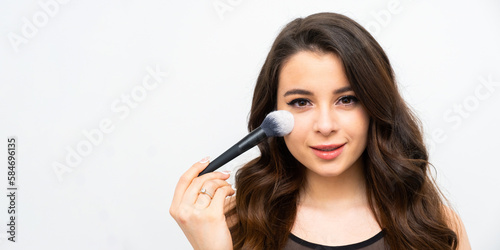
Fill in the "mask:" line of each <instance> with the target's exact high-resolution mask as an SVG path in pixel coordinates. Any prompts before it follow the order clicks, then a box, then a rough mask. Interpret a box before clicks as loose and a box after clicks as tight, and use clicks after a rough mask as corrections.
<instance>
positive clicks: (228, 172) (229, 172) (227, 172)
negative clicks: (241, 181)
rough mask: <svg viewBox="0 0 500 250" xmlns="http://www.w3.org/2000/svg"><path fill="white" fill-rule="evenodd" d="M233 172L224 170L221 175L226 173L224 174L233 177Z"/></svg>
mask: <svg viewBox="0 0 500 250" xmlns="http://www.w3.org/2000/svg"><path fill="white" fill-rule="evenodd" d="M232 172H233V171H231V170H224V171H222V172H221V173H224V174H227V175H231V173H232Z"/></svg>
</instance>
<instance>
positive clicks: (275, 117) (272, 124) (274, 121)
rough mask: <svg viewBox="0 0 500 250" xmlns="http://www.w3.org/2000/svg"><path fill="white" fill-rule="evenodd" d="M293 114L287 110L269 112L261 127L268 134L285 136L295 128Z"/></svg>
mask: <svg viewBox="0 0 500 250" xmlns="http://www.w3.org/2000/svg"><path fill="white" fill-rule="evenodd" d="M293 124H294V120H293V115H292V113H290V112H288V111H286V110H277V111H273V112H271V113H269V114H268V115H267V116H266V118H264V121H263V122H262V124H261V125H260V127H261V128H262V129H263V130H264V132H265V133H266V135H267V136H269V137H274V136H279V137H281V136H285V135H288V134H290V132H292V129H293Z"/></svg>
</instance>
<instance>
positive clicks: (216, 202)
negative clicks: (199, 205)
mask: <svg viewBox="0 0 500 250" xmlns="http://www.w3.org/2000/svg"><path fill="white" fill-rule="evenodd" d="M234 193H235V191H234V189H233V188H232V187H231V186H224V187H221V188H218V189H217V190H216V191H215V194H214V198H213V199H212V201H211V202H210V205H209V209H211V210H214V211H215V212H218V211H224V204H225V201H226V197H228V196H231V195H233V194H234Z"/></svg>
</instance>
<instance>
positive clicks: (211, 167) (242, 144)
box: [198, 127, 267, 176]
mask: <svg viewBox="0 0 500 250" xmlns="http://www.w3.org/2000/svg"><path fill="white" fill-rule="evenodd" d="M266 138H267V135H266V133H265V132H264V130H263V129H262V128H260V127H258V128H257V129H255V130H254V131H252V132H250V134H248V135H247V136H245V137H244V138H243V139H241V140H240V141H239V142H238V143H236V144H234V146H232V147H231V148H229V149H228V150H226V152H224V153H223V154H221V155H220V156H219V157H217V158H215V160H213V161H211V162H210V164H208V166H207V167H206V168H205V169H204V170H203V171H201V173H200V174H199V175H198V176H202V175H204V174H206V173H210V172H213V171H215V170H217V169H218V168H220V167H222V166H223V165H224V164H226V163H228V162H229V161H230V160H232V159H234V158H236V157H237V156H238V155H240V154H243V153H244V152H246V151H247V150H249V149H251V148H253V147H254V146H255V145H257V144H259V143H260V142H262V141H263V140H264V139H266Z"/></svg>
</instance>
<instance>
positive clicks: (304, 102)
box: [287, 98, 310, 107]
mask: <svg viewBox="0 0 500 250" xmlns="http://www.w3.org/2000/svg"><path fill="white" fill-rule="evenodd" d="M287 104H288V105H290V106H296V107H305V106H307V105H309V104H310V102H309V100H307V99H303V98H298V99H294V100H292V101H291V102H289V103H287Z"/></svg>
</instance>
